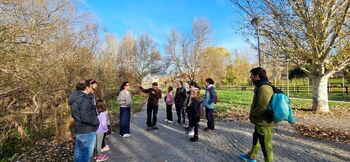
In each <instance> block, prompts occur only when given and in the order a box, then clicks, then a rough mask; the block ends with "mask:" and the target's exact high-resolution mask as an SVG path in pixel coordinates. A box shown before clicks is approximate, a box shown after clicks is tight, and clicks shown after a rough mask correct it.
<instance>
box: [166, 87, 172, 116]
mask: <svg viewBox="0 0 350 162" xmlns="http://www.w3.org/2000/svg"><path fill="white" fill-rule="evenodd" d="M173 96H174V94H173V87H172V86H169V87H168V93H167V95H166V96H165V105H166V119H165V121H167V122H169V123H173V111H172V108H173V104H174V97H173Z"/></svg>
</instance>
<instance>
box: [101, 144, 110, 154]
mask: <svg viewBox="0 0 350 162" xmlns="http://www.w3.org/2000/svg"><path fill="white" fill-rule="evenodd" d="M108 150H109V146H108V145H106V146H105V147H104V148H102V149H101V152H106V151H108Z"/></svg>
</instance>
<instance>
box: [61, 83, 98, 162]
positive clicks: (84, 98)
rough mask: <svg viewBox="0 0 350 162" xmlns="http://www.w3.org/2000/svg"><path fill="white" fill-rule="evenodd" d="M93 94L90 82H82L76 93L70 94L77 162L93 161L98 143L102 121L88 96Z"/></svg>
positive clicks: (78, 85) (75, 159)
mask: <svg viewBox="0 0 350 162" xmlns="http://www.w3.org/2000/svg"><path fill="white" fill-rule="evenodd" d="M91 92H92V88H91V87H90V83H89V82H88V81H80V82H79V83H78V84H77V86H76V91H74V92H73V93H72V94H70V96H69V98H68V104H69V106H70V108H71V115H72V117H73V119H74V125H73V128H74V133H75V145H74V158H73V160H74V161H75V162H89V161H90V160H91V159H92V154H93V151H94V146H95V142H96V130H97V129H98V127H99V125H100V121H99V119H98V117H97V114H96V108H95V106H94V105H93V103H92V102H91V98H90V97H89V96H88V95H89V94H90V93H91Z"/></svg>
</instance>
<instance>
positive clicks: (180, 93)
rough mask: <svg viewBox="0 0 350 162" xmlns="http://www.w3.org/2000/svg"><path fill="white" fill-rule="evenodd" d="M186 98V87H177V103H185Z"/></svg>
mask: <svg viewBox="0 0 350 162" xmlns="http://www.w3.org/2000/svg"><path fill="white" fill-rule="evenodd" d="M185 100H186V89H185V88H184V87H181V88H176V93H175V103H179V104H184V102H185Z"/></svg>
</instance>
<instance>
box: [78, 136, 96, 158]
mask: <svg viewBox="0 0 350 162" xmlns="http://www.w3.org/2000/svg"><path fill="white" fill-rule="evenodd" d="M95 143H96V132H90V133H84V134H76V135H75V148H74V162H89V161H90V160H91V158H92V153H93V151H94V147H95Z"/></svg>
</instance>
